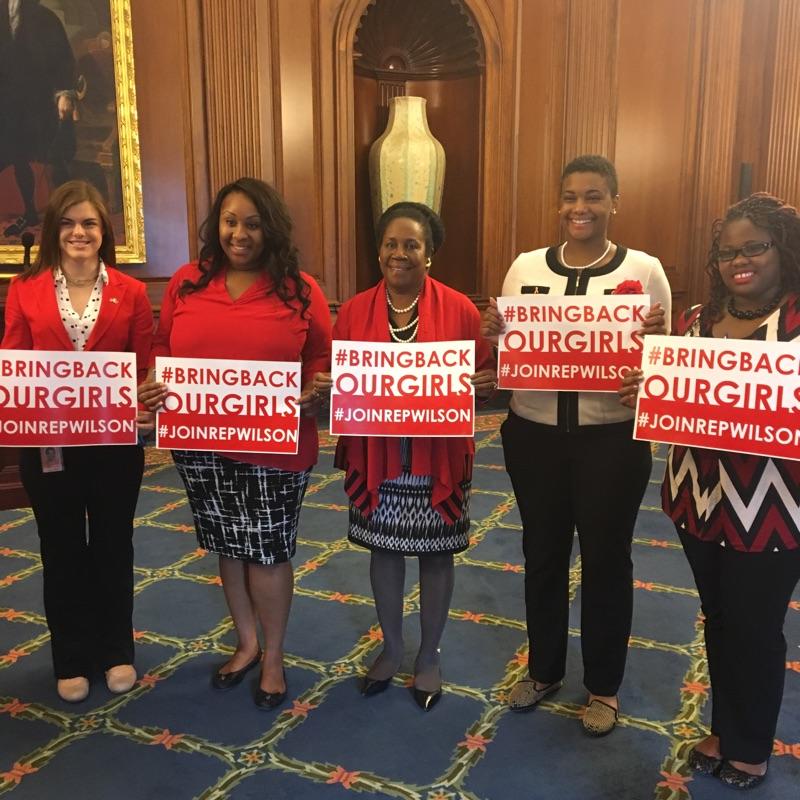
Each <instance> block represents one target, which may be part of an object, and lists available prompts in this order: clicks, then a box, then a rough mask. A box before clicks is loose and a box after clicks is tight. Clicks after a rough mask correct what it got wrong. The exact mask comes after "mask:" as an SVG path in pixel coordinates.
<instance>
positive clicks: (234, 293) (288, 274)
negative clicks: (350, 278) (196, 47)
mask: <svg viewBox="0 0 800 800" xmlns="http://www.w3.org/2000/svg"><path fill="white" fill-rule="evenodd" d="M201 235H202V238H203V241H204V245H203V247H202V249H201V251H200V259H199V261H198V262H195V263H192V264H186V265H185V266H183V267H181V268H180V269H179V270H178V271H177V272H176V273H175V275H174V276H173V277H172V280H171V281H170V283H169V286H168V287H167V291H166V293H165V295H164V302H163V305H162V306H161V315H160V317H159V324H158V330H157V331H156V337H155V342H154V346H153V353H152V359H153V360H154V359H155V357H156V356H175V357H179V358H232V359H245V360H250V361H302V362H303V367H302V381H303V385H304V386H305V387H306V388H305V390H304V391H303V392H302V394H301V397H300V405H301V408H302V409H304V411H305V412H306V413H305V415H303V416H301V421H300V441H299V449H298V453H297V455H263V454H258V453H216V452H200V451H188V450H175V451H173V454H172V455H173V458H174V459H175V466H176V467H177V469H178V472H179V473H180V475H181V478H183V481H184V483H185V485H186V491H187V494H188V496H189V503H190V504H191V507H192V514H193V515H194V522H195V528H196V530H197V536H198V539H199V542H200V546H201V547H203V548H205V549H206V550H209V551H211V552H213V553H216V554H217V555H218V556H219V569H220V575H221V577H222V584H223V588H224V591H225V599H226V601H227V603H228V608H229V609H230V612H231V617H232V618H233V623H234V626H235V628H236V633H237V636H238V643H237V646H236V652H235V653H234V654H233V657H232V658H230V659H229V660H228V661H227V662H226V663H225V664H223V665H222V666H221V667H220V669H219V670H217V671H216V672H215V673H214V675H213V676H212V679H211V683H212V685H213V686H214V688H216V689H230V688H233V687H234V686H236V685H237V684H239V683H240V682H241V681H242V679H243V678H244V676H245V674H246V673H247V672H248V671H249V670H251V669H253V668H255V667H257V666H259V664H260V665H261V678H260V682H259V687H258V689H257V690H256V693H255V703H256V705H257V706H258V707H259V708H262V709H271V708H274V707H276V706H278V705H280V704H281V703H282V702H283V701H284V700H285V698H286V677H285V674H284V671H283V641H284V635H285V633H286V625H287V622H288V619H289V607H290V605H291V601H292V590H293V584H294V578H293V572H292V564H291V558H292V557H293V556H294V553H295V544H296V540H297V525H298V519H299V515H300V506H301V504H302V501H303V495H304V494H305V490H306V487H307V485H308V479H309V475H310V473H311V467H312V466H313V465H314V464H315V463H316V460H317V448H318V440H317V428H316V419H315V416H314V415H315V413H316V403H317V401H318V397H317V396H316V395H314V394H313V393H312V391H311V382H312V380H313V375H314V373H315V372H317V371H319V370H327V369H329V365H330V343H331V322H330V312H329V310H328V303H327V301H326V300H325V296H324V295H323V294H322V291H321V290H320V288H319V286H317V284H316V282H315V281H314V279H313V278H312V277H311V276H310V275H308V274H306V273H305V272H301V271H300V269H299V266H298V263H299V257H298V253H297V249H296V248H295V246H294V244H293V242H292V222H291V219H290V217H289V213H288V211H287V209H286V206H285V205H284V202H283V200H282V199H281V197H280V195H279V194H278V193H277V192H276V191H275V190H274V189H273V188H272V187H271V186H268V185H267V184H266V183H263V182H262V181H259V180H256V179H255V178H240V179H239V180H237V181H235V182H234V183H229V184H228V185H227V186H224V187H223V188H222V189H220V191H219V193H218V194H217V197H216V199H215V201H214V205H213V207H212V209H211V213H210V214H209V216H208V219H207V220H206V221H205V222H204V223H203V227H202V229H201ZM165 394H166V387H165V386H164V385H163V384H160V383H154V382H152V381H151V382H148V383H146V384H143V385H142V386H141V387H140V392H139V397H140V399H141V400H142V402H144V403H145V405H147V406H148V408H150V409H156V408H157V407H158V406H159V405H160V404H161V402H162V400H163V398H164V396H165ZM258 623H260V624H261V627H262V629H263V632H264V642H265V649H264V653H263V659H262V651H261V647H260V645H259V640H258V630H257V627H258Z"/></svg>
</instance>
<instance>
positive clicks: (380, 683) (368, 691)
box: [361, 675, 394, 697]
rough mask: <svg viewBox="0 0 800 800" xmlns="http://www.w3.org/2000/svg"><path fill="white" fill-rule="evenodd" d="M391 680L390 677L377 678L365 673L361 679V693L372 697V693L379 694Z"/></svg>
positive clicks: (387, 686) (386, 687)
mask: <svg viewBox="0 0 800 800" xmlns="http://www.w3.org/2000/svg"><path fill="white" fill-rule="evenodd" d="M392 677H394V676H392ZM391 682H392V678H381V679H380V680H378V679H377V678H370V677H369V675H365V676H364V677H363V678H362V679H361V694H362V695H363V696H364V697H372V695H375V694H380V693H381V692H385V691H386V690H387V689H388V688H389V684H390V683H391Z"/></svg>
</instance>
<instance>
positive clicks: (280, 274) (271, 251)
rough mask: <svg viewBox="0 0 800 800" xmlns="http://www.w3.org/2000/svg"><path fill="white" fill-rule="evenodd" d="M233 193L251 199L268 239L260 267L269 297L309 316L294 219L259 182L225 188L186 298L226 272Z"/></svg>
mask: <svg viewBox="0 0 800 800" xmlns="http://www.w3.org/2000/svg"><path fill="white" fill-rule="evenodd" d="M233 192H240V193H241V194H243V195H245V196H246V197H248V198H249V199H250V200H251V201H252V203H253V205H254V206H255V207H256V210H257V211H258V218H259V223H260V225H261V231H262V233H263V235H264V249H263V251H262V252H261V256H260V258H259V267H260V268H261V269H262V270H264V271H265V272H266V273H267V275H268V276H269V277H270V278H271V279H272V288H271V289H270V290H269V293H270V294H271V293H272V292H275V294H276V295H278V297H279V298H280V299H281V300H282V301H283V302H284V303H285V304H286V305H287V306H290V307H291V306H292V303H293V302H295V301H296V302H299V303H300V306H301V311H300V313H301V314H302V315H305V313H306V311H307V310H308V307H309V306H310V305H311V300H310V294H311V287H310V286H309V284H308V283H307V282H306V281H305V280H304V279H303V276H302V275H301V274H300V256H299V254H298V252H297V248H296V247H295V245H294V243H293V241H292V227H293V226H292V218H291V217H290V216H289V210H288V209H287V208H286V204H285V203H284V202H283V198H282V197H281V196H280V195H279V194H278V192H277V191H276V190H275V189H274V188H273V187H272V186H270V185H269V184H268V183H264V181H260V180H258V179H257V178H239V179H238V180H235V181H233V183H228V184H226V185H225V186H223V187H222V188H221V189H220V190H219V192H217V196H216V198H214V204H213V205H212V207H211V211H210V212H209V215H208V217H206V219H205V221H204V222H203V224H202V225H201V226H200V239H201V241H202V242H203V246H202V247H201V248H200V259H199V264H198V267H199V269H200V272H201V276H200V278H199V279H198V280H197V281H196V282H194V283H193V282H192V281H189V280H186V281H184V282H183V284H182V285H181V287H180V289H179V292H178V293H179V295H180V296H181V297H184V296H185V295H187V294H191V293H192V292H197V291H200V290H201V289H204V288H205V287H206V286H208V284H209V283H210V282H211V280H212V279H213V278H214V277H215V276H216V275H217V274H218V273H219V272H220V270H222V269H223V268H224V267H225V265H226V263H227V258H226V256H225V252H224V251H223V249H222V243H221V242H220V238H219V218H220V214H221V212H222V204H223V202H224V201H225V198H226V197H227V196H228V195H229V194H232V193H233Z"/></svg>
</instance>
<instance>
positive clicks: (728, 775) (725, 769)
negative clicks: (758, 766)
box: [717, 761, 767, 789]
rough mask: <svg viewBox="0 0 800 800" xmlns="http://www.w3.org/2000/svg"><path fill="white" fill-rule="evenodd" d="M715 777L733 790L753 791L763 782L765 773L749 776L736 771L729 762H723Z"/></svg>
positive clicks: (747, 773)
mask: <svg viewBox="0 0 800 800" xmlns="http://www.w3.org/2000/svg"><path fill="white" fill-rule="evenodd" d="M717 777H718V778H719V779H720V780H721V781H722V782H723V783H724V784H725V785H726V786H732V787H733V788H734V789H755V788H756V786H758V785H759V784H760V783H763V782H764V779H765V778H766V777H767V773H766V772H765V773H764V774H763V775H751V774H750V773H749V772H743V771H742V770H740V769H736V767H734V766H733V765H732V764H731V763H730V762H729V761H723V762H722V766H721V767H720V769H719V772H718V773H717Z"/></svg>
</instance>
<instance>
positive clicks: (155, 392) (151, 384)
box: [136, 369, 168, 411]
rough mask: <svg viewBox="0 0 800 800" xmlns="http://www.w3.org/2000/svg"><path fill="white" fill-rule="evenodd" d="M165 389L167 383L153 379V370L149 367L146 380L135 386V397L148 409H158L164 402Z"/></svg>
mask: <svg viewBox="0 0 800 800" xmlns="http://www.w3.org/2000/svg"><path fill="white" fill-rule="evenodd" d="M167 391H168V389H167V385H166V384H165V383H159V382H158V381H157V380H155V370H152V369H151V370H150V372H149V373H148V374H147V380H146V381H145V382H144V383H140V384H139V386H138V387H137V389H136V397H137V399H138V401H139V402H140V403H141V404H142V405H143V406H144V407H145V408H146V409H147V410H148V411H158V409H159V408H161V406H162V404H163V403H164V398H165V397H166V396H167Z"/></svg>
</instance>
